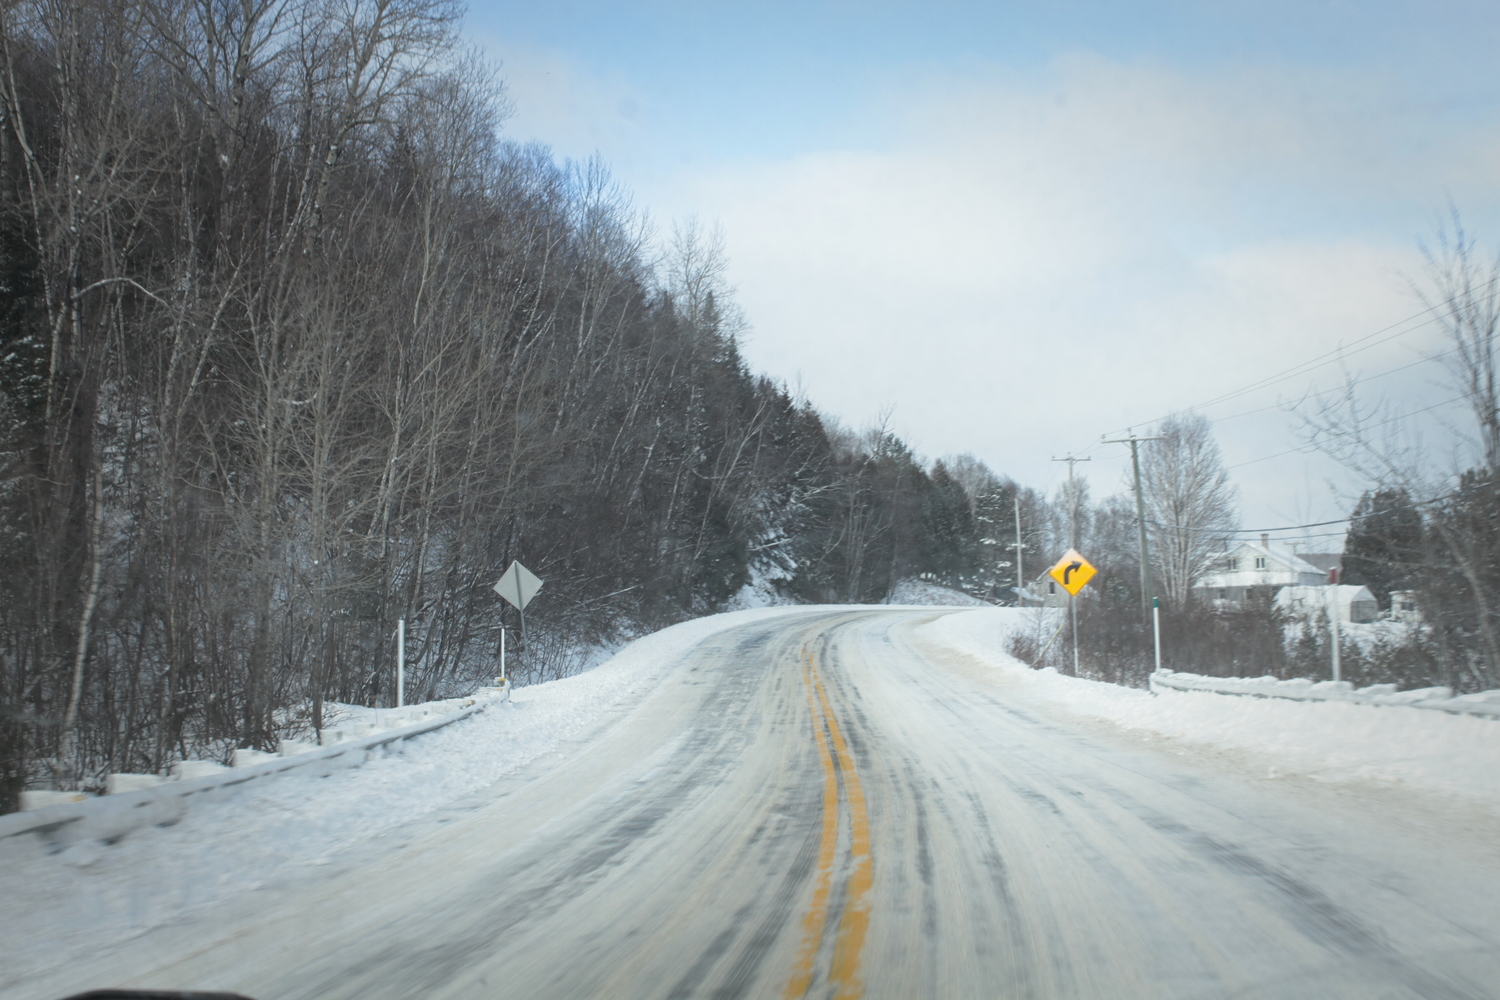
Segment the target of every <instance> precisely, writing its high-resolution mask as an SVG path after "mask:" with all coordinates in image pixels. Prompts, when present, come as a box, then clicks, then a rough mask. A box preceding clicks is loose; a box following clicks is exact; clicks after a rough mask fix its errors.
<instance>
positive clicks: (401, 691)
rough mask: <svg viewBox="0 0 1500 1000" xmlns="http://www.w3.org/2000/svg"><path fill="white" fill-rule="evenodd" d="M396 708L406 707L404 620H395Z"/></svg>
mask: <svg viewBox="0 0 1500 1000" xmlns="http://www.w3.org/2000/svg"><path fill="white" fill-rule="evenodd" d="M396 707H397V708H405V707H406V619H405V618H397V619H396Z"/></svg>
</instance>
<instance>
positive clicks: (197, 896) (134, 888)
mask: <svg viewBox="0 0 1500 1000" xmlns="http://www.w3.org/2000/svg"><path fill="white" fill-rule="evenodd" d="M805 610H808V609H806V608H765V609H757V610H750V611H739V612H734V613H731V614H722V615H713V616H710V617H707V618H699V619H694V620H692V621H688V622H683V623H682V624H680V625H675V626H673V627H671V628H668V629H664V630H662V631H660V632H656V633H653V634H651V635H648V636H645V637H644V638H641V639H638V640H636V641H635V642H633V643H631V644H630V645H628V646H626V647H625V648H624V649H623V650H621V651H620V652H619V653H618V654H617V655H615V656H614V657H613V658H612V659H610V660H609V661H608V662H607V663H604V664H602V665H601V666H599V667H597V668H595V669H594V670H591V671H589V672H588V673H585V674H581V675H579V676H576V677H568V678H564V679H562V680H556V681H550V682H548V683H545V684H536V685H532V686H530V687H525V688H520V689H517V690H516V692H515V694H514V703H513V704H511V705H504V704H498V705H496V706H494V707H491V708H489V709H488V710H486V711H484V712H480V713H478V714H476V715H473V716H471V717H469V718H467V719H464V720H461V721H459V722H455V723H453V724H452V725H449V726H445V727H443V728H442V729H438V730H435V731H433V732H430V733H426V734H424V735H422V736H419V737H415V738H413V739H411V740H409V741H407V742H406V743H405V744H403V749H402V752H400V753H397V754H392V755H390V756H385V757H376V758H374V759H372V760H369V761H367V762H365V763H364V764H363V765H361V766H360V767H357V768H352V769H349V770H344V771H339V772H337V773H336V775H335V776H334V777H332V778H322V777H318V776H316V775H315V774H299V773H297V772H289V773H287V774H284V775H279V776H277V777H275V778H271V779H266V780H261V781H251V782H247V783H245V784H244V785H243V786H239V788H238V789H237V790H236V791H233V792H226V793H221V795H222V796H223V797H220V798H216V799H214V800H211V801H208V802H205V803H203V804H202V805H199V806H196V807H195V808H192V809H189V810H188V812H187V814H186V815H185V816H184V817H183V819H182V821H181V822H179V823H177V824H176V825H174V826H170V827H147V828H145V829H141V830H137V831H134V832H132V833H130V834H128V835H126V836H125V837H124V838H123V839H121V840H119V841H118V842H116V843H114V844H108V845H106V844H102V843H97V842H93V841H86V842H83V843H79V844H75V845H73V846H72V847H69V848H68V849H67V850H65V851H62V852H60V853H58V854H48V853H46V851H45V849H44V845H43V842H42V841H41V840H40V839H38V838H35V837H31V836H18V837H13V838H9V839H8V840H7V841H6V842H5V844H4V845H3V846H4V855H3V856H0V899H4V900H5V901H6V905H5V906H4V907H0V940H3V941H4V942H5V948H4V952H5V954H6V959H5V962H4V963H0V964H3V966H4V968H3V971H0V994H4V993H5V992H6V983H7V982H13V981H15V979H16V978H19V977H23V976H25V975H27V974H28V973H30V972H31V971H34V970H35V969H37V968H46V967H49V966H50V965H51V964H52V963H54V962H55V961H57V956H59V955H68V954H78V953H80V952H81V951H86V950H88V949H90V948H94V947H97V946H99V945H102V944H106V943H109V942H112V941H118V940H120V939H122V938H125V937H129V936H133V935H135V934H138V933H141V932H144V931H146V930H149V929H150V928H152V927H155V926H159V925H161V924H164V923H166V922H168V921H170V920H173V919H180V918H181V916H182V914H183V913H184V912H186V911H191V910H196V909H205V908H208V907H211V906H212V905H214V904H215V903H220V902H222V901H224V900H226V899H228V898H230V897H232V896H235V895H238V894H240V893H244V892H248V891H251V890H254V889H256V888H258V887H260V886H261V885H262V883H263V882H264V881H265V880H266V879H267V878H268V873H271V877H274V878H275V879H276V880H278V881H286V880H294V879H295V878H296V877H297V873H298V872H299V871H305V870H307V866H310V865H311V866H316V865H325V864H329V863H330V860H331V859H332V858H334V857H336V856H337V855H338V854H339V853H340V852H342V851H343V850H345V849H347V848H349V847H351V846H352V845H354V844H357V843H358V842H360V841H364V840H368V839H369V838H371V837H374V836H376V835H378V834H380V833H382V832H383V831H386V830H389V829H391V828H393V827H395V826H398V825H400V824H403V823H407V822H410V821H411V820H414V819H417V818H420V817H421V816H424V815H427V814H429V813H431V812H434V811H435V810H437V809H439V808H441V807H443V806H444V805H446V804H447V803H450V802H453V801H455V800H457V799H459V798H460V797H462V796H464V795H466V794H468V793H471V792H474V791H477V790H478V789H481V788H484V787H486V786H488V785H490V784H493V783H494V782H495V781H497V780H499V779H500V778H502V777H504V776H505V775H508V774H511V773H513V772H515V771H517V770H519V769H520V768H522V767H524V766H526V765H527V764H529V763H531V762H532V761H534V760H536V759H537V758H539V757H541V756H543V755H544V754H547V753H551V752H553V751H555V750H557V749H558V748H559V747H560V746H561V745H562V744H564V743H565V742H567V741H569V740H571V739H573V738H575V737H580V736H584V735H585V734H587V733H588V732H589V731H591V730H592V729H593V728H594V727H596V726H597V725H599V724H600V723H601V722H602V721H603V719H604V717H605V716H606V714H608V713H610V712H612V711H615V710H617V709H620V708H622V707H629V706H630V705H633V704H635V703H637V702H638V701H639V700H640V699H641V698H643V697H645V695H646V694H647V693H649V691H650V690H651V689H652V688H653V686H654V685H655V684H657V683H658V682H659V681H660V680H661V679H662V678H663V677H664V676H665V675H666V674H667V673H668V672H669V671H670V670H671V669H672V668H673V667H674V666H675V665H676V664H678V663H679V662H681V659H682V657H683V654H685V653H686V652H687V651H689V650H690V649H691V648H692V647H693V646H695V645H696V644H697V643H699V642H700V641H702V640H703V639H705V638H707V637H708V636H711V635H714V634H716V633H718V632H722V631H725V630H726V629H730V628H734V627H736V626H738V625H743V624H748V623H750V622H753V621H758V620H761V619H764V618H770V617H775V616H778V615H783V614H793V613H797V612H798V611H805ZM351 714H353V713H351ZM143 887H149V891H143ZM85 900H86V901H87V902H86V903H85V902H83V901H85ZM60 901H72V902H64V903H63V905H59V902H60Z"/></svg>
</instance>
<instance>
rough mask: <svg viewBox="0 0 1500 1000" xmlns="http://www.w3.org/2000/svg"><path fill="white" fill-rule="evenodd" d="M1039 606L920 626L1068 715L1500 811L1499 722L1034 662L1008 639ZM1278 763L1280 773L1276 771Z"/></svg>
mask: <svg viewBox="0 0 1500 1000" xmlns="http://www.w3.org/2000/svg"><path fill="white" fill-rule="evenodd" d="M1034 614H1035V613H1034V612H1028V611H1021V610H1018V609H1013V608H996V609H991V610H987V611H970V612H962V613H959V614H953V615H947V616H945V617H943V618H940V619H938V620H937V621H934V622H930V623H928V624H926V625H923V626H921V627H919V628H918V630H917V631H918V634H920V635H922V636H923V637H924V638H926V639H928V640H929V641H932V642H935V643H938V644H941V645H943V646H945V647H948V648H950V649H952V650H954V651H956V652H959V653H962V654H965V655H967V656H968V657H969V658H970V660H971V661H973V663H974V664H975V665H976V668H977V670H978V671H979V673H980V675H981V676H982V677H983V678H984V679H985V680H987V681H990V682H993V683H995V684H998V685H1003V686H1004V687H1006V688H1007V689H1009V690H1010V691H1013V692H1015V693H1017V694H1019V695H1021V696H1023V697H1027V698H1031V699H1035V700H1036V701H1039V702H1045V703H1048V704H1050V705H1053V706H1056V707H1060V708H1062V709H1065V710H1067V711H1069V712H1072V713H1075V714H1078V715H1083V716H1090V717H1093V718H1098V719H1105V720H1107V721H1109V722H1112V723H1115V724H1116V725H1118V726H1120V727H1122V728H1124V729H1130V730H1138V731H1145V732H1151V733H1158V734H1161V735H1164V736H1170V737H1174V738H1177V739H1182V740H1191V741H1193V742H1197V743H1203V744H1210V745H1216V746H1223V747H1234V748H1236V749H1241V750H1251V751H1256V752H1259V753H1262V754H1264V755H1266V756H1267V758H1269V759H1268V761H1267V763H1268V765H1269V767H1268V773H1276V774H1283V775H1293V774H1298V775H1304V776H1306V777H1309V778H1312V779H1315V780H1319V781H1330V782H1349V781H1372V782H1381V783H1390V784H1397V785H1407V786H1411V787H1414V788H1420V789H1424V790H1428V791H1436V792H1442V793H1445V794H1449V795H1456V796H1461V797H1463V798H1465V799H1469V800H1473V801H1476V802H1478V803H1480V804H1482V805H1484V806H1485V807H1486V808H1488V809H1490V810H1492V811H1496V812H1500V783H1497V782H1496V780H1495V776H1496V775H1497V774H1500V720H1490V719H1483V718H1473V717H1467V716H1455V715H1449V714H1447V713H1444V712H1433V711H1427V710H1424V709H1418V708H1406V707H1400V706H1389V707H1383V706H1373V705H1358V704H1350V703H1345V702H1300V701H1288V700H1283V699H1276V698H1246V697H1236V696H1233V695H1222V694H1212V693H1208V692H1198V691H1182V692H1179V691H1165V690H1164V691H1161V692H1160V693H1158V694H1155V695H1153V694H1151V693H1150V692H1148V691H1142V690H1139V689H1136V688H1125V687H1119V686H1117V685H1114V684H1105V683H1101V682H1099V681H1089V680H1082V679H1080V678H1076V677H1065V676H1063V675H1061V674H1059V673H1057V671H1055V670H1053V669H1051V668H1047V669H1045V670H1033V669H1032V668H1030V667H1028V666H1027V665H1025V664H1024V663H1021V662H1020V661H1018V660H1016V659H1014V658H1013V657H1011V656H1008V655H1007V654H1006V653H1005V652H1004V650H1005V640H1006V638H1007V637H1008V636H1010V635H1011V634H1013V633H1014V632H1015V631H1016V630H1017V629H1021V628H1026V627H1029V626H1030V618H1031V617H1032V616H1034ZM1273 769H1274V770H1273Z"/></svg>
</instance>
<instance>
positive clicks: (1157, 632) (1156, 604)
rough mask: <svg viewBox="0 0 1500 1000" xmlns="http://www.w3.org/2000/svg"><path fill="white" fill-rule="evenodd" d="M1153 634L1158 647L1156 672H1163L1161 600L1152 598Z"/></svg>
mask: <svg viewBox="0 0 1500 1000" xmlns="http://www.w3.org/2000/svg"><path fill="white" fill-rule="evenodd" d="M1151 632H1152V636H1151V638H1152V640H1153V641H1154V643H1155V645H1156V670H1157V672H1158V673H1160V672H1161V598H1160V597H1153V598H1151Z"/></svg>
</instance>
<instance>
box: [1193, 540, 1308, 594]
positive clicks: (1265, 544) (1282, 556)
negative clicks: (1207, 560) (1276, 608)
mask: <svg viewBox="0 0 1500 1000" xmlns="http://www.w3.org/2000/svg"><path fill="white" fill-rule="evenodd" d="M1330 582H1332V581H1331V580H1330V579H1329V574H1328V572H1327V571H1325V570H1321V569H1319V568H1318V567H1317V566H1314V565H1313V564H1312V563H1310V562H1308V561H1307V560H1305V559H1303V558H1301V557H1300V556H1298V555H1297V553H1295V552H1293V551H1292V550H1291V549H1289V548H1285V547H1284V546H1281V545H1273V544H1271V541H1270V539H1269V537H1268V536H1266V535H1261V536H1260V544H1259V545H1257V544H1256V543H1254V542H1241V543H1240V544H1239V545H1237V546H1235V547H1234V548H1232V549H1230V550H1229V551H1227V552H1224V553H1222V554H1220V555H1219V556H1218V557H1216V558H1215V559H1214V562H1213V565H1212V567H1211V568H1210V570H1209V572H1207V573H1205V574H1204V575H1203V576H1202V578H1201V579H1199V581H1198V584H1197V590H1198V593H1199V594H1200V595H1201V596H1203V597H1206V598H1208V599H1209V600H1210V601H1215V602H1220V601H1222V602H1225V603H1230V604H1238V603H1239V602H1241V601H1243V600H1245V598H1246V597H1247V596H1248V595H1249V594H1251V593H1253V592H1261V593H1264V594H1265V595H1266V596H1270V595H1271V594H1274V593H1275V592H1276V591H1278V590H1280V589H1281V588H1282V587H1317V586H1322V585H1326V584H1328V583H1330Z"/></svg>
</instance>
